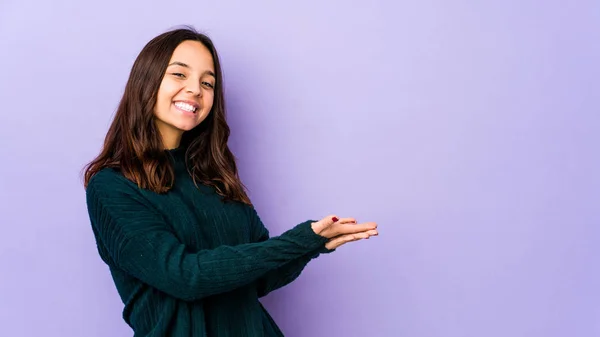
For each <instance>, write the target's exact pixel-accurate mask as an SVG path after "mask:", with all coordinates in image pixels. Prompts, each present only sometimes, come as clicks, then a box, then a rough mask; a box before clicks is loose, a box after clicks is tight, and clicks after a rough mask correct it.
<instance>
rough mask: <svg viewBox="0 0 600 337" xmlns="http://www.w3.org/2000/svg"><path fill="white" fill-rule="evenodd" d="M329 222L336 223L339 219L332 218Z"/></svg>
mask: <svg viewBox="0 0 600 337" xmlns="http://www.w3.org/2000/svg"><path fill="white" fill-rule="evenodd" d="M331 220H333V222H338V220H339V219H338V218H336V217H333V218H331Z"/></svg>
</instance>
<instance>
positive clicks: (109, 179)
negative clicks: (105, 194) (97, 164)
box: [87, 167, 132, 191]
mask: <svg viewBox="0 0 600 337" xmlns="http://www.w3.org/2000/svg"><path fill="white" fill-rule="evenodd" d="M131 184H132V182H131V181H129V180H128V179H127V178H125V176H123V174H122V173H121V172H120V171H119V169H117V168H110V167H105V168H103V169H101V170H100V171H98V172H96V174H94V176H92V178H90V181H89V182H88V185H87V189H88V190H96V191H102V190H105V191H111V190H114V189H115V188H117V187H131V186H130V185H131Z"/></svg>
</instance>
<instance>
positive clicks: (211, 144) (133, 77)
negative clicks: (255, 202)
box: [84, 27, 251, 204]
mask: <svg viewBox="0 0 600 337" xmlns="http://www.w3.org/2000/svg"><path fill="white" fill-rule="evenodd" d="M187 40H192V41H198V42H200V43H202V44H203V45H204V46H205V47H206V48H208V50H209V51H210V53H211V54H212V57H213V61H214V69H215V77H216V81H215V88H214V102H213V106H212V109H211V111H210V113H209V114H208V116H207V117H206V119H205V120H204V121H202V123H200V124H199V125H198V126H197V127H195V128H194V129H192V130H190V131H187V132H184V134H183V137H182V139H181V143H180V148H184V149H185V162H186V166H187V169H188V172H189V173H190V175H191V177H192V179H193V180H194V183H195V184H196V185H198V184H199V183H201V184H205V185H209V186H213V187H215V189H216V190H217V193H218V194H219V195H221V196H222V197H224V198H225V200H235V201H239V202H242V203H245V204H251V202H250V200H249V198H248V196H247V194H246V191H245V187H244V185H243V184H242V182H241V181H240V178H239V175H238V170H237V166H236V162H235V157H234V156H233V154H232V153H231V151H230V150H229V147H228V145H227V141H228V139H229V134H230V129H229V126H228V125H227V121H226V111H225V99H224V95H223V75H222V71H221V65H220V62H219V57H218V55H217V50H216V49H215V47H214V45H213V43H212V41H211V39H210V38H209V37H208V36H206V35H204V34H201V33H199V32H197V31H196V30H195V29H194V28H192V27H184V28H180V29H175V30H171V31H168V32H165V33H163V34H161V35H159V36H157V37H155V38H153V39H152V40H150V41H149V42H148V43H147V44H146V45H145V46H144V48H143V49H142V51H141V52H140V54H139V55H138V57H137V58H136V60H135V62H134V64H133V67H132V69H131V72H130V75H129V79H128V81H127V84H126V86H125V90H124V93H123V97H122V98H121V101H120V103H119V106H118V108H117V111H116V114H115V117H114V119H113V121H112V123H111V125H110V128H109V130H108V132H107V134H106V137H105V139H104V145H103V148H102V150H101V151H100V154H99V155H98V156H97V157H96V158H95V159H94V160H92V161H91V162H90V163H89V164H87V165H86V167H85V169H84V186H85V187H86V188H87V185H88V183H89V181H90V179H92V177H93V176H94V175H95V174H96V173H98V172H99V171H100V170H102V169H104V168H117V169H119V170H120V171H121V173H122V174H123V175H124V176H125V177H126V178H127V179H129V180H131V181H133V182H135V183H136V184H137V185H138V186H139V187H140V188H143V189H149V190H151V191H154V192H156V193H165V192H167V191H169V190H170V189H171V188H172V186H173V182H174V178H175V175H174V169H173V167H172V164H171V161H170V160H169V156H168V154H167V152H166V151H165V148H164V146H163V142H162V138H161V135H160V133H159V131H158V128H157V126H156V124H155V116H154V109H155V105H156V100H157V94H158V89H159V87H160V84H161V82H162V79H163V76H164V74H165V72H166V69H167V66H168V62H169V60H170V58H171V56H172V54H173V52H174V51H175V48H177V46H179V44H180V43H182V42H184V41H187Z"/></svg>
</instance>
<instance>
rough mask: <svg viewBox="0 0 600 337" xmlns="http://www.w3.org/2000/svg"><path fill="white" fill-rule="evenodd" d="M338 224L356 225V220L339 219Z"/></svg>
mask: <svg viewBox="0 0 600 337" xmlns="http://www.w3.org/2000/svg"><path fill="white" fill-rule="evenodd" d="M338 223H340V224H345V223H356V219H354V218H341V219H339V221H338Z"/></svg>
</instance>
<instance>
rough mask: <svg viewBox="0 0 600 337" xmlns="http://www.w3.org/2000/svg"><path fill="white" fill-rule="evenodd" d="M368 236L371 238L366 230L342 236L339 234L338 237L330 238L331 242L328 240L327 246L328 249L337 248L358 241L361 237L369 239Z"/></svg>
mask: <svg viewBox="0 0 600 337" xmlns="http://www.w3.org/2000/svg"><path fill="white" fill-rule="evenodd" d="M368 238H369V234H367V233H366V232H363V233H356V234H345V235H340V236H337V237H335V238H333V239H331V240H329V242H327V244H326V245H325V247H326V248H327V249H335V248H337V247H340V246H342V245H344V244H346V243H348V242H352V241H358V240H361V239H368Z"/></svg>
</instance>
